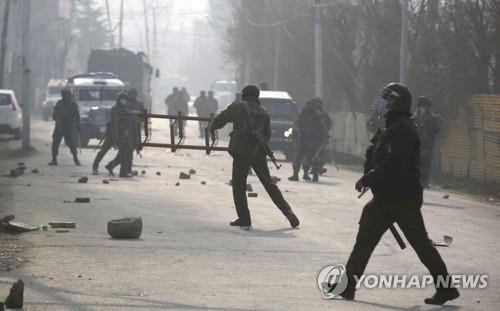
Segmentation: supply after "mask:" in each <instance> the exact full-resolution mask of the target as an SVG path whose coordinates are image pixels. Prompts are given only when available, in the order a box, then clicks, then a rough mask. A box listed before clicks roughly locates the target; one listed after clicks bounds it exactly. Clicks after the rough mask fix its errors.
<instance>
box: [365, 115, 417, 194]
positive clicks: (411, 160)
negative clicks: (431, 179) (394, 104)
mask: <svg viewBox="0 0 500 311" xmlns="http://www.w3.org/2000/svg"><path fill="white" fill-rule="evenodd" d="M371 153H372V157H373V158H374V159H375V160H374V161H373V167H372V168H370V169H369V171H367V172H366V173H365V176H363V184H364V185H365V186H368V187H370V188H371V189H372V192H373V195H374V197H375V199H377V198H379V199H421V198H422V186H421V185H420V139H419V137H418V134H417V129H416V126H415V124H414V122H413V120H412V119H411V118H410V116H409V115H406V114H400V113H389V114H388V115H387V119H386V129H385V130H384V131H383V132H381V134H380V136H379V138H378V139H377V141H375V145H374V146H373V150H372V151H371Z"/></svg>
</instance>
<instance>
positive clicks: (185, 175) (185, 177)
mask: <svg viewBox="0 0 500 311" xmlns="http://www.w3.org/2000/svg"><path fill="white" fill-rule="evenodd" d="M179 179H191V175H189V174H186V173H184V172H181V173H180V174H179Z"/></svg>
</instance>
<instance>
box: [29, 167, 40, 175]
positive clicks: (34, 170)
mask: <svg viewBox="0 0 500 311" xmlns="http://www.w3.org/2000/svg"><path fill="white" fill-rule="evenodd" d="M39 173H40V171H39V170H38V169H37V168H34V169H32V170H31V174H39Z"/></svg>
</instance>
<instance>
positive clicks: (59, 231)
mask: <svg viewBox="0 0 500 311" xmlns="http://www.w3.org/2000/svg"><path fill="white" fill-rule="evenodd" d="M68 232H69V230H68V229H58V230H56V233H68Z"/></svg>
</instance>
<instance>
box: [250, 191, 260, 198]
mask: <svg viewBox="0 0 500 311" xmlns="http://www.w3.org/2000/svg"><path fill="white" fill-rule="evenodd" d="M258 196H259V194H257V193H255V192H249V193H248V197H249V198H257V197H258Z"/></svg>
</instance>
